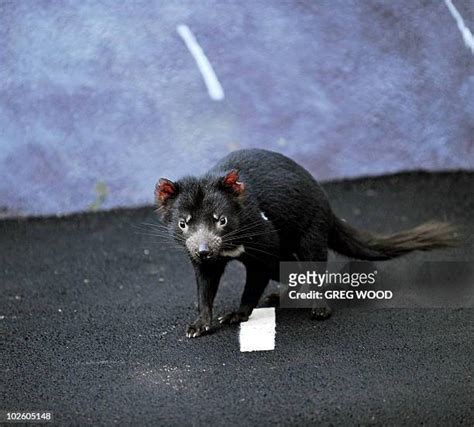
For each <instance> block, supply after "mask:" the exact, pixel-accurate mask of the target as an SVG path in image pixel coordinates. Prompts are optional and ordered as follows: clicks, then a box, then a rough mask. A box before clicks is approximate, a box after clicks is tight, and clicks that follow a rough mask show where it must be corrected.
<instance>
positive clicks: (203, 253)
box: [198, 243, 209, 259]
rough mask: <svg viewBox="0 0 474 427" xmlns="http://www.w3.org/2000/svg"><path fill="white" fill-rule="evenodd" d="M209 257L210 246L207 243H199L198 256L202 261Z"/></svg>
mask: <svg viewBox="0 0 474 427" xmlns="http://www.w3.org/2000/svg"><path fill="white" fill-rule="evenodd" d="M208 255H209V245H208V244H207V243H199V247H198V256H199V258H201V259H205V258H207V257H208Z"/></svg>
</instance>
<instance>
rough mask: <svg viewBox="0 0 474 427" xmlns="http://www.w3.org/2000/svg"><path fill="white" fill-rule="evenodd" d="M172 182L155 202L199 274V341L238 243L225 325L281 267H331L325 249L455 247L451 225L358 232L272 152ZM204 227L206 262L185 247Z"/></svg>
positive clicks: (246, 310) (247, 154)
mask: <svg viewBox="0 0 474 427" xmlns="http://www.w3.org/2000/svg"><path fill="white" fill-rule="evenodd" d="M230 171H236V172H237V173H238V182H237V183H235V176H234V177H233V178H234V179H227V180H226V179H225V177H226V176H228V174H229V172H230ZM231 178H232V177H231ZM160 182H161V181H160ZM229 182H230V184H229ZM171 184H173V185H174V187H173V190H172V191H170V188H169V186H168V187H164V190H166V191H165V192H163V188H161V187H160V185H159V184H157V190H156V191H157V193H156V197H157V203H158V206H159V210H160V211H161V212H162V213H163V219H164V222H165V223H166V224H167V226H168V228H169V229H170V231H171V232H172V234H173V235H174V236H175V238H176V239H177V241H178V242H179V243H181V244H183V245H184V246H185V247H187V246H189V247H187V250H188V253H189V256H190V259H191V262H192V264H193V266H194V269H195V273H196V281H197V287H198V303H199V317H198V319H197V320H196V321H195V322H194V323H193V324H192V325H190V326H189V328H188V332H187V335H188V336H189V337H195V336H199V335H201V334H203V333H205V332H207V331H209V330H210V328H211V326H212V307H213V301H214V297H215V295H216V292H217V288H218V285H219V281H220V278H221V276H222V273H223V272H224V269H225V266H226V264H227V263H228V262H229V261H230V260H231V259H232V258H231V257H228V256H222V255H221V254H222V251H229V250H235V249H236V248H239V247H240V245H243V246H244V248H245V252H243V253H242V254H241V255H239V256H238V258H237V259H238V260H239V261H241V262H242V263H243V264H244V265H245V267H246V270H247V278H246V283H245V290H244V293H243V295H242V300H241V304H240V307H239V309H238V310H237V311H236V312H232V313H229V314H227V315H225V316H223V317H222V318H221V319H220V320H221V322H223V323H236V322H241V321H245V320H247V319H248V317H249V316H250V314H251V313H252V310H253V309H254V308H255V307H256V305H257V304H258V302H259V300H260V297H261V296H262V293H263V291H264V289H265V287H266V286H267V284H268V282H269V281H270V280H271V279H273V280H278V279H279V277H278V276H279V262H280V261H294V260H299V261H326V260H327V255H328V248H331V249H333V250H335V251H339V252H341V253H343V254H345V255H347V256H350V257H354V258H361V259H373V260H375V259H389V258H393V257H395V256H400V255H403V254H405V253H407V252H410V251H412V250H416V249H420V250H429V249H434V248H437V247H444V246H448V245H450V244H451V243H452V237H451V235H452V229H451V228H450V227H449V226H448V225H446V224H441V225H440V224H428V225H424V226H421V227H419V228H417V229H414V230H413V231H408V232H404V233H400V234H398V235H394V236H388V237H377V236H373V235H371V234H369V233H365V232H360V231H358V230H355V229H354V228H352V227H350V226H349V225H347V224H345V223H344V222H343V221H341V220H339V219H338V218H336V216H335V215H334V214H333V212H332V210H331V208H330V206H329V202H328V199H327V197H326V194H325V193H324V191H323V190H322V188H321V187H320V185H319V184H318V183H317V182H316V180H315V179H314V178H313V177H312V176H311V174H310V173H309V172H307V171H306V170H305V169H304V168H302V167H301V166H299V165H298V164H297V163H295V162H294V161H293V160H291V159H289V158H287V157H285V156H283V155H282V154H279V153H275V152H271V151H266V150H260V149H250V150H239V151H235V152H233V153H231V154H229V155H228V156H226V157H224V158H223V159H222V160H221V161H219V162H218V163H217V165H215V166H214V167H213V168H212V169H211V170H210V171H209V172H208V173H207V174H205V175H204V176H202V177H199V178H196V177H186V178H183V179H181V180H179V181H178V182H176V183H171ZM231 184H233V185H231ZM167 185H168V184H167ZM239 185H240V186H239ZM262 213H263V215H262ZM216 214H217V215H218V216H219V217H220V216H225V217H226V219H227V224H226V225H225V227H219V226H218V225H217V220H216V218H215V217H214V215H216ZM186 217H190V218H191V219H190V221H189V223H187V224H186V226H185V227H186V230H185V231H183V230H182V229H180V227H179V220H180V219H183V218H186ZM182 225H183V224H182ZM203 226H204V227H203ZM199 229H205V230H206V232H205V233H204V234H202V233H201V234H199V235H198V237H197V238H196V239H197V240H199V239H201V240H202V239H204V240H206V239H208V240H209V247H210V249H209V252H210V253H209V255H206V258H205V259H201V258H200V257H199V254H198V252H196V251H197V249H195V248H196V247H197V246H196V242H194V246H193V245H189V244H186V240H187V239H188V237H189V236H191V235H193V236H194V235H195V234H193V233H196V230H199ZM440 230H441V231H440ZM203 236H204V237H203ZM196 239H195V240H196ZM197 240H196V241H197ZM188 243H189V242H188ZM207 243H208V242H206V244H207ZM323 312H324V313H323ZM329 314H330V312H329V311H328V310H327V309H325V308H324V307H323V308H321V307H319V308H317V309H316V310H315V311H314V312H313V317H316V318H326V317H328V315H329Z"/></svg>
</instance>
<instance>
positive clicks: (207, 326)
mask: <svg viewBox="0 0 474 427" xmlns="http://www.w3.org/2000/svg"><path fill="white" fill-rule="evenodd" d="M210 330H211V322H210V321H204V320H202V319H197V320H196V321H195V322H194V323H191V324H190V325H189V326H188V330H187V331H186V336H187V337H188V338H196V337H199V336H201V335H204V334H207V333H208V332H209V331H210Z"/></svg>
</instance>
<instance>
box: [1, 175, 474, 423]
mask: <svg viewBox="0 0 474 427" xmlns="http://www.w3.org/2000/svg"><path fill="white" fill-rule="evenodd" d="M325 188H326V189H327V191H328V193H329V195H330V198H331V200H332V202H333V206H334V209H335V210H336V212H337V213H338V214H339V215H341V216H343V217H345V218H346V219H347V220H349V221H351V222H352V223H354V224H355V225H358V226H361V227H367V228H371V229H373V230H376V231H387V232H388V231H395V230H399V229H401V228H404V227H409V226H413V225H415V224H417V223H419V222H421V221H423V220H427V219H432V218H439V219H448V220H450V221H453V222H456V223H457V224H459V225H461V226H462V227H463V229H464V234H465V236H467V239H466V241H465V242H464V243H463V244H462V245H461V246H460V247H459V248H457V249H454V250H451V251H440V252H435V253H428V254H414V255H412V256H411V257H410V260H411V262H413V263H417V262H420V261H423V260H431V259H440V260H443V259H445V260H472V259H473V249H474V243H473V240H472V238H471V236H472V232H473V230H474V221H473V217H474V201H473V197H472V194H473V188H474V174H469V173H445V174H436V175H432V174H425V173H410V174H402V175H395V176H389V177H383V178H377V179H361V180H357V181H351V182H338V183H330V184H327V185H326V186H325ZM152 221H156V219H155V218H154V214H153V210H152V208H151V207H147V208H143V209H136V210H120V211H112V212H104V213H98V214H86V215H77V216H71V217H66V218H47V219H28V220H18V221H16V220H9V221H3V222H0V236H1V237H0V262H1V264H0V283H1V286H2V295H3V297H2V299H1V302H0V315H1V320H0V327H1V329H2V341H3V345H2V347H3V349H2V352H1V355H2V363H1V369H2V378H1V383H2V385H3V386H4V387H3V390H2V394H3V396H2V399H1V405H0V410H1V409H5V410H51V411H53V412H54V415H55V419H56V422H58V423H60V424H78V425H101V424H113V423H119V424H122V425H130V424H136V423H139V424H141V425H143V424H150V425H159V424H161V425H164V424H166V425H191V424H193V425H196V424H197V425H202V424H212V425H214V424H218V425H233V424H240V425H242V424H243V425H256V424H259V425H260V424H263V425H265V424H268V425H269V424H274V423H277V424H299V425H303V424H308V423H323V424H355V423H359V424H360V423H362V424H368V423H374V424H411V425H413V424H420V423H424V424H426V425H434V424H436V425H453V424H462V423H464V424H468V425H472V424H473V422H474V415H473V411H472V391H473V388H472V360H474V358H473V356H474V354H473V346H472V338H473V336H472V335H473V334H472V320H473V316H472V315H473V311H472V309H457V310H453V309H430V310H428V309H418V310H409V309H391V310H375V309H370V307H365V308H364V309H363V310H362V309H359V310H356V309H353V310H340V311H337V312H336V313H335V315H334V316H333V317H332V318H331V319H330V320H328V321H326V322H322V323H315V322H314V321H311V320H310V319H309V316H308V313H307V312H306V311H305V310H283V309H279V310H277V339H276V349H275V350H274V351H271V352H258V353H240V351H239V344H238V336H237V335H238V328H237V327H226V328H223V329H219V330H217V332H216V333H214V334H212V335H210V336H207V337H202V338H199V339H195V340H189V339H186V338H185V335H184V331H185V327H186V325H187V323H188V322H189V321H191V320H192V319H193V318H194V317H195V285H194V280H193V275H192V271H191V268H190V266H189V265H188V264H187V263H186V261H185V258H184V257H183V255H182V254H181V253H180V252H179V251H176V250H174V249H172V248H169V247H167V246H166V245H164V244H163V243H162V241H160V239H159V238H153V237H150V236H145V235H142V234H141V231H140V229H139V227H140V225H141V224H142V223H143V222H152ZM241 276H242V269H241V267H240V266H238V265H235V266H232V267H231V268H229V270H228V272H227V273H226V276H225V280H224V283H223V284H222V285H223V286H222V287H221V290H220V293H219V295H218V298H217V311H218V312H220V311H224V310H225V309H230V308H232V307H235V306H236V305H237V303H238V297H239V293H240V291H241V289H242V281H243V279H242V277H241Z"/></svg>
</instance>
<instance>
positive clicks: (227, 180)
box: [222, 169, 245, 194]
mask: <svg viewBox="0 0 474 427" xmlns="http://www.w3.org/2000/svg"><path fill="white" fill-rule="evenodd" d="M222 185H223V186H224V188H226V189H228V190H231V191H232V192H233V193H235V194H241V193H242V192H243V191H244V188H245V186H244V183H243V182H240V181H239V172H238V171H237V170H236V169H232V170H231V171H230V172H228V173H227V175H226V176H225V177H224V178H222Z"/></svg>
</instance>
